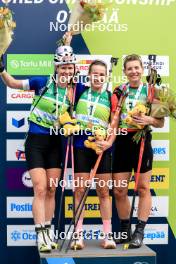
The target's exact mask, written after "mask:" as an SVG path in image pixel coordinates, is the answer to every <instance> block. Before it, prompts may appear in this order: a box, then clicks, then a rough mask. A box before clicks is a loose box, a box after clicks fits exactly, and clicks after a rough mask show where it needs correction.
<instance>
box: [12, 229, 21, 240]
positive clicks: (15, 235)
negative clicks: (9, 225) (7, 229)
mask: <svg viewBox="0 0 176 264" xmlns="http://www.w3.org/2000/svg"><path fill="white" fill-rule="evenodd" d="M11 239H12V240H13V241H18V240H20V239H21V234H20V232H18V231H16V230H15V231H14V232H12V233H11Z"/></svg>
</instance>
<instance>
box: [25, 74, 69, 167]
mask: <svg viewBox="0 0 176 264" xmlns="http://www.w3.org/2000/svg"><path fill="white" fill-rule="evenodd" d="M23 86H24V89H25V90H34V91H35V96H34V100H33V103H32V108H31V109H32V111H31V113H30V116H29V119H28V120H29V131H28V135H27V139H26V142H25V154H26V161H27V167H28V169H29V170H30V169H33V168H45V169H49V168H61V163H62V144H61V135H60V133H58V135H55V134H54V133H52V134H51V135H50V129H51V128H53V126H54V124H55V122H56V121H57V118H58V115H59V114H62V113H64V112H65V111H66V110H67V109H68V108H69V105H70V104H69V101H68V99H67V96H66V94H67V89H63V88H61V87H57V89H56V88H55V84H54V82H53V81H51V80H50V79H47V78H45V77H41V78H31V79H28V80H25V81H24V85H23ZM46 87H48V88H46ZM44 89H46V91H44ZM42 92H43V95H42V96H41V94H42ZM40 97H41V98H40Z"/></svg>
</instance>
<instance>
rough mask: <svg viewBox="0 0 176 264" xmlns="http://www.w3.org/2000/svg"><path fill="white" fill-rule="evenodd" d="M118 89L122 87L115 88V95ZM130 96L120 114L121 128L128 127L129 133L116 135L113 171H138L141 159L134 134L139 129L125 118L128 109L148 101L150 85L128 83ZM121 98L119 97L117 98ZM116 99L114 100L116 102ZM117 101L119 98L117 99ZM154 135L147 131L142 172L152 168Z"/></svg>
mask: <svg viewBox="0 0 176 264" xmlns="http://www.w3.org/2000/svg"><path fill="white" fill-rule="evenodd" d="M117 89H122V86H121V87H118V88H116V89H115V90H114V94H113V97H116V96H117V95H116V94H117ZM126 89H127V91H126V92H127V93H128V96H127V98H126V99H125V102H124V104H123V106H122V109H121V115H120V121H119V122H120V123H119V128H120V129H126V130H127V132H128V133H127V135H122V134H121V135H118V136H117V137H116V140H115V143H114V153H113V166H112V169H113V172H114V173H120V172H132V170H133V169H134V172H136V171H137V165H138V159H139V150H140V142H141V141H139V142H138V143H136V142H134V141H133V136H134V135H135V133H136V132H137V131H138V129H137V128H136V127H135V126H132V125H128V124H126V123H125V121H124V119H125V118H126V116H127V113H128V111H130V110H131V109H132V108H133V107H134V106H135V105H136V103H138V102H141V103H144V104H145V103H146V102H147V98H148V85H147V84H143V83H141V85H140V86H139V87H138V89H136V88H132V87H129V85H128V84H127V85H126ZM117 99H119V98H117ZM114 101H115V100H113V102H114ZM116 101H117V100H116ZM116 105H117V104H114V105H113V106H112V112H115V109H116ZM151 140H152V135H151V133H150V131H149V132H147V135H146V139H145V147H144V154H143V158H142V164H141V170H140V172H141V173H145V172H147V171H150V170H151V169H152V162H153V150H152V146H151Z"/></svg>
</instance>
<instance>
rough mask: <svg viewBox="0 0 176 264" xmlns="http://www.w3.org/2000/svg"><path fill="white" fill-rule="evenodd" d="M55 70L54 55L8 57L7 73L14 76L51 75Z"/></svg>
mask: <svg viewBox="0 0 176 264" xmlns="http://www.w3.org/2000/svg"><path fill="white" fill-rule="evenodd" d="M53 69H54V66H53V55H50V54H8V55H7V71H8V72H9V73H10V74H12V75H37V76H38V75H50V74H52V73H53Z"/></svg>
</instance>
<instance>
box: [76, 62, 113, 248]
mask: <svg viewBox="0 0 176 264" xmlns="http://www.w3.org/2000/svg"><path fill="white" fill-rule="evenodd" d="M106 76H107V65H106V64H105V63H104V62H103V61H99V60H95V61H93V62H92V63H91V65H90V67H89V78H90V87H85V86H84V85H81V84H79V85H77V87H79V88H78V90H77V94H76V103H77V104H76V118H77V120H78V122H80V124H81V134H79V135H75V137H74V160H75V164H74V167H75V179H76V180H80V182H81V180H83V182H84V183H85V182H86V181H87V180H89V176H90V171H91V169H92V168H93V167H94V165H95V162H96V160H97V157H98V155H97V154H96V153H95V151H94V150H93V149H90V148H87V147H86V146H85V140H87V138H88V135H87V133H86V131H89V132H90V134H92V133H93V130H95V129H97V128H101V129H102V130H103V131H105V133H106V132H107V128H108V124H109V121H110V117H111V93H110V92H109V91H107V90H106V88H104V83H105V78H106ZM110 172H111V151H110V150H108V151H105V152H104V154H103V157H102V160H101V162H100V165H99V168H98V170H97V174H96V176H95V178H96V191H97V195H98V197H99V200H100V212H101V216H102V221H103V233H104V240H103V241H102V247H103V248H115V247H116V244H115V242H114V240H113V239H112V235H111V217H112V204H111V199H110V196H109V188H108V185H107V181H108V180H110V179H111V173H110ZM102 180H103V181H104V183H105V185H104V186H103V187H101V185H99V182H100V181H102ZM84 191H85V185H83V186H79V187H76V188H75V205H76V208H77V207H78V206H79V204H80V202H81V199H82V197H83V193H84ZM83 216H84V212H82V214H81V217H80V219H79V221H78V224H77V227H76V233H77V239H76V241H73V242H72V243H71V248H72V249H73V248H74V246H75V243H76V247H77V249H83V248H84V242H83V237H82V231H83Z"/></svg>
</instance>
